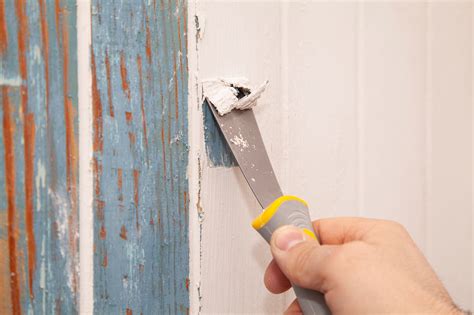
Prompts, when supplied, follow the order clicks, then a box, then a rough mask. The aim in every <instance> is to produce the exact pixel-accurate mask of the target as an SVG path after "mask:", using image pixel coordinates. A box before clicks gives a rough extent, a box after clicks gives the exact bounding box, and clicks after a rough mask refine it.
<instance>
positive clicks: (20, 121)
mask: <svg viewBox="0 0 474 315" xmlns="http://www.w3.org/2000/svg"><path fill="white" fill-rule="evenodd" d="M0 5H3V6H4V8H3V9H4V10H3V12H4V14H5V15H4V16H0V24H1V23H4V22H5V25H6V26H7V27H6V34H7V39H8V41H5V42H6V45H5V47H6V48H5V49H4V50H3V51H0V62H1V66H0V129H2V130H1V132H0V218H1V220H0V240H1V244H6V243H7V240H8V237H9V235H10V234H11V233H10V232H11V229H13V230H14V231H15V232H16V257H15V258H16V263H17V273H18V278H17V280H18V281H19V283H18V285H19V286H18V290H17V292H16V293H15V294H17V295H18V297H19V304H18V305H16V303H15V301H14V299H15V298H14V294H11V293H12V287H11V286H12V281H13V282H14V275H12V273H11V270H10V268H11V262H10V258H11V257H12V256H11V255H10V253H11V249H9V248H8V247H5V248H3V247H2V248H0V251H1V253H0V257H1V262H0V265H2V266H1V267H0V292H1V293H2V302H0V313H1V314H10V313H13V312H15V309H16V310H17V311H18V310H20V311H21V313H25V314H26V313H29V314H30V313H31V314H33V313H34V314H55V313H67V314H75V313H77V312H78V285H79V273H78V271H79V262H78V260H79V253H78V247H79V243H78V222H79V217H78V204H79V198H78V191H77V186H78V176H77V173H78V168H77V158H78V155H77V154H78V152H77V151H78V147H77V143H78V125H77V124H78V119H77V118H78V116H77V97H78V96H77V43H76V38H77V32H76V2H75V1H74V0H60V1H57V2H52V1H45V0H23V1H21V0H18V1H2V2H1V3H0ZM0 11H2V10H0ZM0 27H2V25H0ZM2 44H3V43H2ZM20 44H21V45H23V46H22V47H23V49H20V46H21V45H20ZM22 64H24V68H23V69H22ZM67 113H68V115H69V116H68V115H67ZM7 116H8V117H7ZM10 123H11V124H12V128H8V125H9V124H10ZM7 129H9V130H10V131H11V133H10V132H9V131H8V130H7ZM7 138H10V139H11V140H12V141H13V143H12V144H13V150H12V151H11V152H8V151H9V148H8V147H7V145H6V144H7V143H8V141H9V140H8V139H7ZM8 154H13V158H14V159H13V160H14V162H13V163H12V162H11V160H10V161H9V158H8ZM12 164H14V165H13V166H14V169H13V172H12V173H11V174H13V175H14V176H13V177H8V175H7V171H8V170H9V166H12ZM28 170H29V171H28ZM29 172H30V173H29ZM8 187H14V189H15V192H14V195H15V197H14V198H13V200H10V201H14V204H13V206H12V204H10V205H8V204H9V197H8V193H7V188H8ZM27 187H29V188H27ZM9 211H10V213H14V219H13V220H9V219H8V217H9V215H8V212H9ZM27 217H30V218H31V222H28V219H27ZM9 228H10V229H9ZM10 236H11V235H10ZM7 288H8V294H6V292H5V291H3V290H7Z"/></svg>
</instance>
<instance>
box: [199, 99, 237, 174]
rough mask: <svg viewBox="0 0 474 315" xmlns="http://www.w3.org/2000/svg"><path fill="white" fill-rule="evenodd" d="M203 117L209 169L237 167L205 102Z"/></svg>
mask: <svg viewBox="0 0 474 315" xmlns="http://www.w3.org/2000/svg"><path fill="white" fill-rule="evenodd" d="M202 110H203V117H204V141H205V142H206V152H207V157H208V160H209V164H210V166H211V167H220V166H223V167H233V166H237V161H235V159H234V156H233V155H232V151H230V148H229V146H228V145H227V143H226V142H225V139H224V136H223V135H222V133H221V131H220V129H219V128H218V127H217V126H216V124H217V122H216V120H215V118H214V116H213V115H212V112H211V110H210V108H209V105H208V103H207V101H204V103H203V106H202Z"/></svg>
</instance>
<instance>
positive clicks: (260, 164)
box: [207, 99, 331, 315]
mask: <svg viewBox="0 0 474 315" xmlns="http://www.w3.org/2000/svg"><path fill="white" fill-rule="evenodd" d="M207 104H208V106H209V107H210V109H211V111H212V114H213V115H214V118H215V119H216V122H217V125H218V126H219V129H220V130H221V132H222V134H223V135H224V138H225V140H226V142H227V144H228V145H229V147H230V149H231V151H232V153H233V155H234V157H235V160H236V161H237V163H238V164H239V167H240V169H241V170H242V173H243V174H244V177H245V179H246V180H247V183H248V184H249V185H250V188H251V189H252V191H253V193H254V195H255V197H256V198H257V200H258V202H259V203H260V205H261V206H262V208H263V209H264V211H263V212H262V213H261V214H260V215H259V216H258V217H257V218H256V219H255V220H254V221H253V222H252V226H253V227H254V228H255V229H256V230H257V232H258V233H260V235H261V236H262V237H263V238H264V239H265V240H266V241H267V242H268V243H269V242H270V239H271V237H272V233H273V232H274V231H275V230H276V229H277V228H279V227H280V226H283V225H294V226H297V227H299V228H301V229H302V230H303V231H304V232H305V233H306V234H307V235H309V236H310V237H312V238H314V239H317V238H316V235H315V232H314V230H313V225H312V223H311V218H310V216H309V211H308V205H307V204H306V202H304V201H303V200H301V199H299V198H297V197H295V196H288V195H283V193H282V191H281V188H280V185H279V184H278V181H277V179H276V176H275V173H274V172H273V168H272V164H271V163H270V159H269V158H268V155H267V151H266V150H265V145H264V144H263V140H262V137H261V135H260V130H259V129H258V125H257V121H256V120H255V116H254V113H253V111H252V109H247V110H233V111H231V112H230V113H228V114H226V115H223V116H221V115H219V113H218V112H217V110H216V109H215V108H214V106H213V105H212V104H211V103H210V101H209V99H207ZM293 289H294V290H295V294H296V297H297V298H298V303H299V305H300V307H301V310H302V311H303V313H304V314H305V315H308V314H331V312H330V311H329V309H328V307H327V305H326V303H325V301H324V295H323V294H321V293H320V292H316V291H312V290H309V289H305V288H301V287H298V286H295V285H293Z"/></svg>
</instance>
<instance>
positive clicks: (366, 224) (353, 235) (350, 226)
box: [313, 217, 383, 245]
mask: <svg viewBox="0 0 474 315" xmlns="http://www.w3.org/2000/svg"><path fill="white" fill-rule="evenodd" d="M381 222H383V220H376V219H365V218H356V217H340V218H327V219H320V220H316V221H313V228H314V230H315V231H316V233H317V234H318V235H319V242H320V243H321V244H324V245H340V244H344V243H348V242H353V241H361V240H364V237H365V236H366V235H367V233H368V232H369V231H370V230H372V229H373V228H374V227H375V226H377V225H379V224H380V223H381Z"/></svg>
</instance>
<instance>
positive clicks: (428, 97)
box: [423, 2, 433, 254]
mask: <svg viewBox="0 0 474 315" xmlns="http://www.w3.org/2000/svg"><path fill="white" fill-rule="evenodd" d="M431 43H432V4H431V2H428V3H427V4H426V75H425V83H426V85H425V165H424V172H425V182H424V209H423V210H424V213H423V214H424V218H423V223H424V226H423V237H424V247H423V250H424V252H425V254H429V253H430V250H431V247H430V239H429V237H428V216H429V214H430V209H431V202H432V200H431V194H432V191H431V180H432V176H431V171H432V159H431V157H432V110H433V109H432V106H433V100H432V98H433V94H432V92H431V91H432V85H433V83H432V76H433V73H432V71H431V64H432V53H431Z"/></svg>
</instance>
